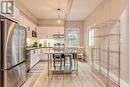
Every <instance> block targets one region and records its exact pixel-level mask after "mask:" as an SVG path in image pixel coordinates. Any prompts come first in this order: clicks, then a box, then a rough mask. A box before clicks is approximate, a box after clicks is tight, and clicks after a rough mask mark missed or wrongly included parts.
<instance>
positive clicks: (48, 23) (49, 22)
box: [15, 0, 73, 27]
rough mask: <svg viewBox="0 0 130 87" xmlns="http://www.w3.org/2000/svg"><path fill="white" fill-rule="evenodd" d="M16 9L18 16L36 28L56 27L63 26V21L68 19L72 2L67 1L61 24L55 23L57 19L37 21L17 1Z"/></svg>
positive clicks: (71, 0) (70, 0)
mask: <svg viewBox="0 0 130 87" xmlns="http://www.w3.org/2000/svg"><path fill="white" fill-rule="evenodd" d="M15 3H16V7H17V8H18V9H19V11H20V14H21V15H22V16H24V17H26V18H27V19H28V20H30V21H31V22H32V23H34V24H36V25H37V26H39V27H41V26H52V27H55V26H56V27H57V26H64V24H65V21H64V20H65V19H66V18H67V17H68V15H69V12H70V9H71V6H72V3H73V0H68V3H67V6H66V9H65V18H64V19H62V20H61V21H62V22H61V23H60V24H58V23H57V19H38V18H37V17H36V16H34V15H33V14H32V13H31V12H30V11H29V10H28V9H26V7H25V6H24V5H23V4H22V3H20V2H19V1H18V0H16V2H15Z"/></svg>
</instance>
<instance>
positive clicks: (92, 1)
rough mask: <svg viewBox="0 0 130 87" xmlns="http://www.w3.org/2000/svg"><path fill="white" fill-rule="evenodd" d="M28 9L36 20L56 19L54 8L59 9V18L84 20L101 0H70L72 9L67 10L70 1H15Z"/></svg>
mask: <svg viewBox="0 0 130 87" xmlns="http://www.w3.org/2000/svg"><path fill="white" fill-rule="evenodd" d="M16 1H18V2H19V3H20V4H21V5H23V6H24V8H26V9H28V11H30V12H31V13H32V14H33V15H34V16H35V17H36V18H37V19H41V20H42V19H57V17H58V16H57V11H56V8H61V9H62V10H61V12H60V17H61V18H65V17H66V12H67V10H69V11H70V12H69V14H68V16H67V20H83V19H85V18H86V17H87V16H88V15H89V14H90V13H91V12H92V11H93V10H94V9H95V8H96V7H97V5H98V4H99V3H100V2H101V1H102V0H72V1H73V2H72V7H71V8H70V9H67V8H68V6H69V5H68V2H69V1H70V0H16Z"/></svg>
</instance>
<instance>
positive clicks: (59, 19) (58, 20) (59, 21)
mask: <svg viewBox="0 0 130 87" xmlns="http://www.w3.org/2000/svg"><path fill="white" fill-rule="evenodd" d="M60 11H61V9H60V8H57V13H58V19H57V23H58V24H60V23H61V18H60Z"/></svg>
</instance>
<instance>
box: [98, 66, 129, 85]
mask: <svg viewBox="0 0 130 87" xmlns="http://www.w3.org/2000/svg"><path fill="white" fill-rule="evenodd" d="M96 66H97V67H96V68H97V69H98V67H99V65H96ZM101 71H102V74H104V75H105V76H106V75H107V74H106V73H107V70H106V69H104V68H103V67H101ZM109 75H110V79H111V80H112V81H113V82H115V83H116V84H117V76H115V75H114V74H112V73H109ZM120 87H129V84H128V83H126V82H125V81H124V80H122V79H120Z"/></svg>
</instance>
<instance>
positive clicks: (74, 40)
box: [68, 30, 78, 47]
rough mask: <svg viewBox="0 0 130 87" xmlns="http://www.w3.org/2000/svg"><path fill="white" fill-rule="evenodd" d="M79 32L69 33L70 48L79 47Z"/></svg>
mask: <svg viewBox="0 0 130 87" xmlns="http://www.w3.org/2000/svg"><path fill="white" fill-rule="evenodd" d="M77 37H78V32H77V30H69V31H68V39H69V46H70V47H76V46H78V39H77Z"/></svg>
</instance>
